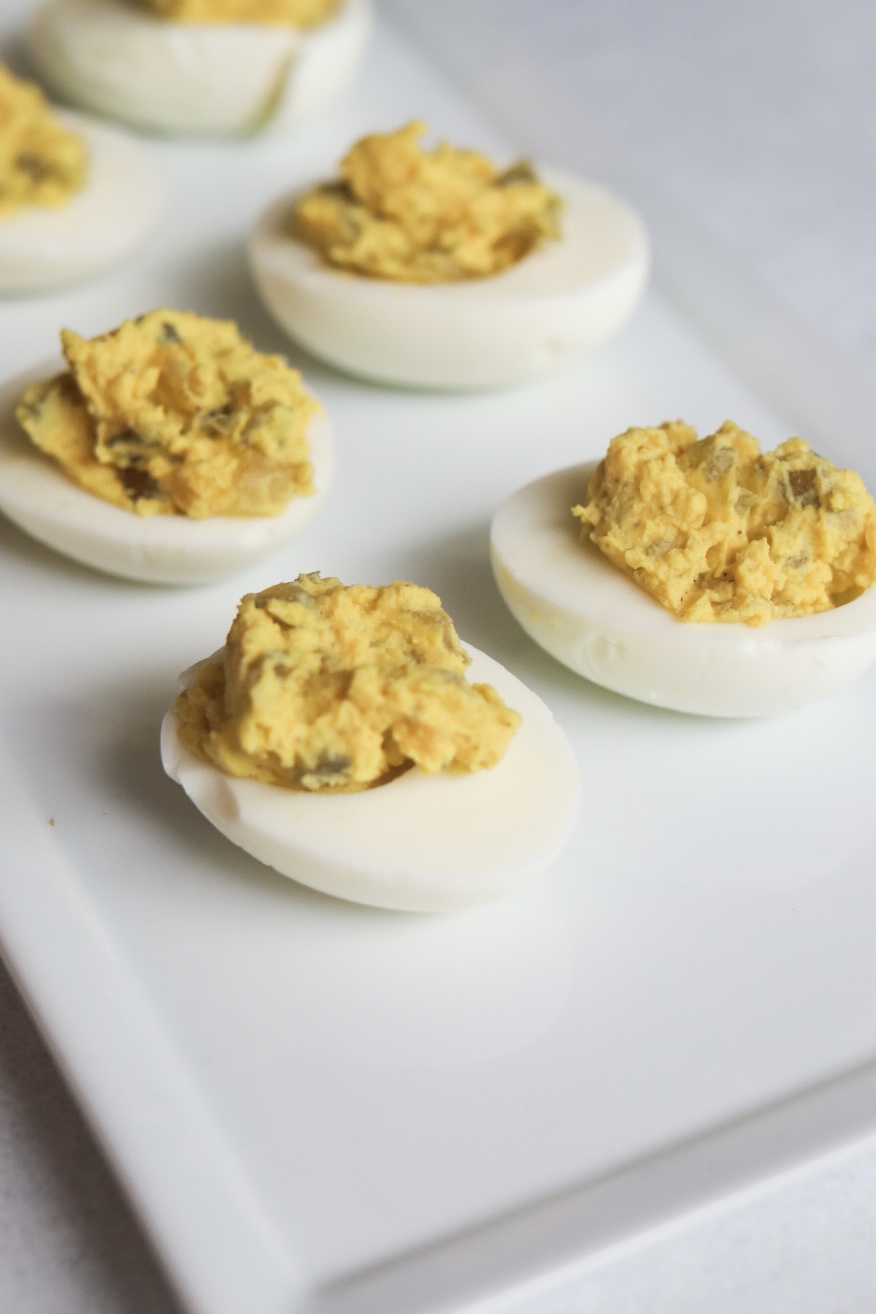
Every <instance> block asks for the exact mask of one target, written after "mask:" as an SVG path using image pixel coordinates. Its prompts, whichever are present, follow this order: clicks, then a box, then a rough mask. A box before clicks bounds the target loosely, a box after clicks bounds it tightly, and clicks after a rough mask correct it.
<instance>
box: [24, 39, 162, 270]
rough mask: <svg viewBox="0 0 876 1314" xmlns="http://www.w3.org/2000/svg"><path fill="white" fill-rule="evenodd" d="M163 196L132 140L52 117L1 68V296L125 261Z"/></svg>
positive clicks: (71, 117)
mask: <svg viewBox="0 0 876 1314" xmlns="http://www.w3.org/2000/svg"><path fill="white" fill-rule="evenodd" d="M161 199H162V193H161V187H160V185H159V183H158V179H157V177H156V175H155V171H154V170H153V168H152V166H151V165H150V164H149V162H148V161H147V160H146V158H145V157H144V155H143V152H142V150H141V149H140V148H139V147H138V146H137V145H136V144H135V143H134V142H132V141H130V140H129V139H128V138H127V137H126V136H124V135H123V134H122V133H120V132H117V131H115V130H113V129H112V128H105V127H103V126H102V125H101V124H98V123H95V122H93V121H92V120H90V119H87V118H85V117H84V116H83V115H79V114H71V113H67V112H55V111H53V110H52V108H51V106H50V105H49V103H48V101H47V100H46V99H45V97H44V96H43V94H42V92H41V91H40V89H39V88H38V87H37V86H36V85H35V84H33V83H31V82H25V81H22V80H20V79H18V78H16V77H14V76H13V75H12V74H11V73H10V72H9V70H8V69H7V68H6V67H5V66H4V65H2V64H0V295H3V294H19V293H26V292H38V291H41V290H43V289H45V288H52V287H60V286H62V285H63V284H65V283H73V282H76V281H78V280H80V279H84V278H88V277H89V276H91V275H93V274H97V273H100V271H101V270H103V269H106V268H109V267H110V266H112V265H115V264H118V263H119V262H120V261H121V260H123V259H124V258H125V257H126V256H128V255H129V254H130V253H131V252H132V251H134V250H135V249H136V248H137V247H138V246H139V245H140V244H141V242H142V241H143V240H144V239H145V237H146V235H147V233H148V232H149V230H150V228H151V227H152V225H153V223H154V221H155V219H156V218H157V215H158V212H159V210H160V208H161Z"/></svg>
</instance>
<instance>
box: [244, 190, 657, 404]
mask: <svg viewBox="0 0 876 1314" xmlns="http://www.w3.org/2000/svg"><path fill="white" fill-rule="evenodd" d="M538 174H539V177H540V178H541V179H542V180H543V181H544V182H545V183H546V184H547V185H548V186H550V187H551V188H552V189H553V190H554V191H555V192H557V193H558V194H559V195H560V196H561V197H563V198H565V199H566V201H567V202H568V204H567V207H566V213H565V216H563V217H561V220H560V230H561V236H560V237H559V238H558V239H555V240H552V239H549V240H546V241H544V242H543V243H541V244H540V245H539V246H538V247H537V248H536V249H535V250H534V251H532V252H530V253H529V255H527V256H526V257H524V259H522V260H520V261H519V262H518V263H517V264H516V265H514V266H512V267H511V268H509V269H506V270H503V271H502V272H501V273H499V274H494V275H491V276H489V277H486V278H476V279H467V280H462V281H458V282H453V283H439V284H418V283H400V282H394V281H392V280H387V279H379V278H368V277H364V276H362V275H358V274H354V273H348V272H345V271H343V270H340V269H336V268H333V267H332V266H330V265H329V264H327V263H326V262H325V261H324V260H323V259H322V257H321V256H320V255H319V254H318V253H317V252H316V251H315V250H314V249H313V248H312V247H310V246H308V245H307V244H306V243H304V242H302V241H300V240H298V239H296V238H294V237H293V236H291V235H290V234H289V232H288V225H289V218H290V215H291V212H292V209H293V207H294V206H295V204H296V202H297V201H298V200H299V199H300V198H301V196H302V195H304V194H305V193H306V192H307V191H308V190H310V188H311V187H312V186H313V185H314V183H312V182H311V183H309V184H307V185H306V186H301V187H298V188H296V189H295V190H294V191H292V192H289V193H287V194H286V195H284V196H281V197H279V198H277V199H276V200H275V201H274V202H272V203H271V204H270V205H269V206H268V207H267V209H266V210H265V211H264V212H263V213H262V215H261V216H260V217H259V218H258V219H257V221H256V223H255V225H254V227H253V230H252V232H251V235H250V241H249V258H250V265H251V268H252V271H253V276H254V279H255V282H256V285H257V287H258V289H259V293H260V295H261V296H262V299H263V300H264V302H265V304H266V306H267V308H268V310H269V311H270V312H271V314H272V315H273V316H274V318H275V319H276V321H277V323H278V324H279V325H280V326H281V327H282V328H283V329H284V331H285V332H287V333H288V334H289V335H290V336H291V337H293V338H295V339H296V340H298V341H300V342H301V343H302V344H303V345H305V346H306V347H307V348H308V349H309V350H311V351H313V352H314V353H315V354H316V355H320V356H322V357H323V358H324V359H326V360H327V361H329V362H331V363H333V364H335V365H337V366H339V367H340V368H342V369H345V370H348V371H349V372H351V373H353V374H359V375H361V376H363V377H368V378H372V377H373V378H378V379H383V380H385V381H387V382H390V383H395V384H401V385H402V386H414V387H426V388H430V387H437V388H445V387H447V388H450V389H459V388H462V389H465V388H473V389H480V388H484V387H486V388H489V387H501V386H507V384H508V383H510V382H513V381H515V380H516V379H518V378H519V379H521V380H522V379H525V378H528V377H531V376H533V375H534V374H538V373H541V372H543V371H544V370H545V369H547V368H550V367H551V366H552V364H554V363H558V362H562V361H564V360H566V359H569V358H572V357H574V356H577V355H579V354H581V353H582V352H585V353H586V352H587V351H590V350H593V349H594V348H596V347H597V346H599V345H600V344H601V343H602V342H603V341H604V340H606V339H607V338H609V337H611V336H612V335H613V334H614V333H615V332H617V331H618V330H619V329H620V327H621V326H622V325H623V324H624V323H625V322H626V320H627V319H628V318H629V317H630V316H631V315H632V314H633V313H634V311H635V309H636V306H637V305H638V303H639V301H640V299H641V296H642V294H643V293H644V290H645V287H646V284H647V280H648V275H649V273H650V267H651V252H650V241H649V238H648V233H647V229H646V228H645V225H644V223H643V221H642V220H641V218H640V216H639V215H638V214H637V213H636V211H635V210H634V209H633V208H632V207H631V206H630V205H629V204H628V203H627V202H626V201H625V200H623V199H622V198H621V197H619V196H617V195H616V194H615V193H614V192H613V191H611V189H609V188H607V187H605V186H603V185H602V184H600V183H597V182H592V181H590V180H587V179H583V178H579V177H576V176H575V175H571V174H567V173H564V172H561V171H559V170H556V169H549V168H548V169H543V168H541V167H539V169H538ZM606 251H607V252H608V254H606ZM318 306H319V307H320V308H321V312H322V314H323V315H326V316H328V317H329V319H330V320H332V321H333V327H332V328H331V329H327V327H326V324H325V323H322V324H321V323H319V322H318V321H317V320H316V318H315V317H314V316H313V315H311V314H309V313H308V311H309V309H310V308H311V307H312V308H313V309H314V310H315V309H316V308H317V307H318ZM447 314H449V315H452V316H453V319H452V320H451V321H450V322H449V324H448V325H447V326H445V328H444V329H443V331H442V330H441V329H440V325H441V322H442V321H441V319H440V316H441V315H447ZM347 315H349V317H350V318H349V322H348V321H347V320H346V316H347ZM466 316H467V317H469V318H471V317H472V316H474V317H476V322H477V326H478V332H479V333H480V337H479V340H480V341H481V342H483V340H484V334H487V335H488V337H489V336H491V331H492V332H495V333H497V334H499V335H500V337H499V340H500V341H501V343H502V344H503V350H504V351H505V352H506V353H507V356H508V359H509V361H511V362H512V363H511V365H510V366H509V367H508V368H507V369H506V368H504V367H502V365H501V362H495V361H492V362H491V363H490V364H489V365H488V366H487V367H486V372H485V373H483V377H481V371H480V370H479V369H474V370H473V374H472V377H471V378H467V377H466V374H467V371H468V368H469V365H468V364H461V363H460V362H451V363H450V364H448V363H447V362H446V361H444V360H434V363H432V361H431V360H430V357H431V356H432V353H434V350H435V345H436V343H437V344H438V346H439V351H442V352H443V349H444V347H445V346H446V345H448V344H449V346H450V347H451V354H453V355H456V354H457V352H454V351H453V350H452V348H453V345H454V343H455V342H456V337H457V334H458V333H459V331H460V328H461V327H462V326H464V325H465V324H466V319H465V317H466ZM372 322H373V323H375V324H378V325H380V326H382V328H383V330H384V332H386V331H387V330H388V329H390V328H392V329H393V330H394V333H393V336H394V337H396V338H398V335H399V334H402V335H403V336H402V339H401V343H402V345H403V346H404V355H405V356H408V355H409V354H412V355H413V356H414V357H415V359H414V360H413V363H411V362H409V361H407V360H405V361H402V360H401V359H400V358H399V359H396V360H393V359H386V360H383V359H381V360H379V361H377V362H376V363H375V362H374V361H370V362H368V361H365V360H363V359H361V358H359V357H360V350H359V348H358V347H357V345H356V343H355V341H353V329H352V328H351V327H350V325H351V324H353V325H356V326H358V327H357V330H356V332H357V334H358V335H360V336H361V335H362V334H368V336H369V339H370V337H371V336H372V335H371V333H370V325H371V323H372ZM556 325H561V326H562V327H561V328H560V329H559V330H558V331H555V330H556ZM396 326H397V327H396ZM337 330H339V331H337ZM557 334H558V340H559V343H560V344H562V345H560V346H557V347H554V345H553V343H552V342H551V339H552V338H554V337H556V336H557ZM333 338H337V342H335V341H334V340H333ZM420 339H422V340H423V344H424V345H423V346H422V347H421V348H420V349H419V352H418V351H417V349H416V343H417V342H418V341H419V340H420ZM351 341H352V346H350V345H349V344H350V343H351ZM468 345H469V344H466V347H465V349H464V350H465V352H467V351H468ZM552 351H557V352H558V355H557V356H556V360H555V361H554V360H553V359H552V356H551V353H552ZM423 353H425V354H423ZM391 354H392V349H390V352H389V353H387V355H391ZM372 355H373V343H371V344H370V346H369V348H368V349H367V350H366V351H364V352H362V353H361V356H364V357H366V358H367V357H370V356H372ZM381 355H383V353H381ZM420 356H422V358H420ZM542 356H544V359H542ZM357 358H358V359H357ZM433 359H434V358H433Z"/></svg>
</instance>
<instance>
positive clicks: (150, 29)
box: [30, 0, 372, 135]
mask: <svg viewBox="0 0 876 1314" xmlns="http://www.w3.org/2000/svg"><path fill="white" fill-rule="evenodd" d="M371 21H372V10H371V0H246V2H245V3H244V2H243V0H194V2H193V0H49V3H47V4H45V5H44V6H43V7H42V8H41V9H40V10H39V11H38V12H37V14H36V15H35V17H34V20H33V23H32V26H31V32H30V38H31V50H32V53H33V58H34V60H35V62H36V64H37V66H38V68H39V70H40V72H41V74H42V75H43V77H44V78H45V79H46V81H47V82H48V83H49V84H50V85H51V86H52V87H54V88H55V90H56V91H57V92H59V93H60V94H61V95H62V96H64V97H65V98H66V99H68V100H70V101H72V102H73V103H74V104H77V105H82V106H85V107H86V108H87V109H91V110H95V111H96V112H97V113H99V114H103V115H106V116H107V117H109V118H115V119H121V120H123V121H124V122H126V123H131V124H134V125H135V126H137V127H140V128H145V129H147V130H149V131H153V132H160V133H171V134H179V135H202V134H218V135H228V134H239V133H250V132H256V131H259V130H262V129H267V128H270V129H271V130H276V131H281V132H282V131H287V130H290V129H294V128H295V127H297V126H298V124H299V123H301V122H303V121H305V120H307V119H309V118H311V117H313V116H314V115H316V114H318V113H319V112H320V111H322V110H323V109H325V108H327V107H328V106H329V105H330V104H332V103H333V102H334V101H335V100H336V99H338V98H339V97H340V96H341V95H342V94H343V92H344V91H345V90H346V88H347V86H348V85H349V83H350V82H351V80H352V78H353V76H354V75H355V73H356V71H357V69H358V67H359V64H360V62H361V59H362V57H363V54H364V51H365V47H366V44H367V40H368V36H369V33H370V29H371Z"/></svg>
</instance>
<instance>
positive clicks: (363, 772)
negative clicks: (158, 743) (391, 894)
mask: <svg viewBox="0 0 876 1314" xmlns="http://www.w3.org/2000/svg"><path fill="white" fill-rule="evenodd" d="M469 660H470V659H469V657H468V655H467V654H466V653H465V652H464V650H463V649H462V647H461V645H460V642H459V639H458V637H457V634H456V631H455V629H454V627H453V622H452V621H451V620H450V617H449V616H448V615H447V613H446V612H445V611H443V610H442V607H441V601H440V599H439V598H438V597H437V596H436V595H435V594H434V593H432V592H431V590H429V589H427V588H423V587H421V586H419V585H417V584H409V583H404V582H397V583H394V584H389V585H386V586H384V587H379V588H371V587H368V586H366V585H364V584H353V585H349V586H345V585H343V584H341V582H340V581H339V580H337V579H334V578H325V579H323V578H321V577H320V575H319V574H309V575H299V576H298V578H297V579H296V580H294V581H293V582H291V583H285V584H277V585H275V586H274V587H273V588H268V589H264V590H263V591H262V592H261V593H251V594H248V595H247V596H246V597H244V598H243V600H242V601H241V604H240V607H239V610H238V612H237V616H236V617H235V620H234V622H233V623H232V626H231V629H230V631H229V634H228V639H227V641H226V644H225V648H224V650H223V652H222V654H221V657H220V658H219V659H218V660H211V661H208V662H205V663H204V664H203V666H202V667H201V668H200V670H199V672H198V677H197V682H196V683H195V684H194V685H192V686H191V687H190V688H188V689H185V690H184V691H183V692H182V693H181V694H180V695H179V697H178V698H177V701H176V706H175V710H176V715H177V719H178V724H179V733H180V736H181V738H182V740H183V742H184V744H185V745H186V746H187V747H188V748H189V749H190V750H191V751H192V752H194V753H196V754H197V755H198V756H200V757H202V758H204V759H206V760H207V761H209V762H211V763H213V765H215V766H217V767H219V768H220V769H221V770H222V771H225V772H227V773H228V774H230V775H234V776H244V777H251V778H253V779H255V780H260V781H263V782H265V783H266V784H270V785H282V786H285V787H287V788H291V789H304V790H316V791H326V792H339V791H352V790H361V789H367V788H369V787H371V786H374V785H380V784H384V783H385V782H387V781H389V780H391V779H393V778H394V777H396V776H398V775H399V774H400V773H401V772H403V771H406V770H408V769H410V768H411V767H414V766H416V767H418V768H419V769H420V770H421V771H424V772H428V773H435V772H439V771H459V772H470V771H479V770H483V769H485V768H489V767H492V766H494V765H495V764H496V762H498V761H499V759H500V758H501V757H502V755H503V753H504V752H505V749H506V747H507V745H508V742H509V740H510V739H511V737H512V735H513V734H514V732H515V731H516V729H517V727H518V725H519V723H520V717H519V715H518V713H517V712H515V711H512V710H511V709H510V708H508V707H506V706H505V704H504V703H503V702H502V700H501V699H500V697H499V695H498V694H497V693H496V691H495V689H493V688H492V687H491V686H490V685H486V684H469V683H468V681H467V680H466V678H465V669H466V667H467V666H468V664H469Z"/></svg>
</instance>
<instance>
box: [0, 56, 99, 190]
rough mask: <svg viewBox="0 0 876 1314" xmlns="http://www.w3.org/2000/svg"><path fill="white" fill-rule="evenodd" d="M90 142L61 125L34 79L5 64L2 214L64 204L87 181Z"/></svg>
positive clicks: (0, 124)
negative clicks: (17, 75)
mask: <svg viewBox="0 0 876 1314" xmlns="http://www.w3.org/2000/svg"><path fill="white" fill-rule="evenodd" d="M87 165H88V161H87V155H86V150H85V143H84V142H83V141H82V138H81V137H79V136H77V134H76V133H75V132H70V131H69V129H67V128H64V127H62V126H61V124H60V123H58V121H57V120H56V119H55V117H54V115H53V113H52V110H51V107H50V105H49V102H48V101H47V100H46V98H45V96H44V95H43V93H42V92H41V91H40V89H39V87H38V86H36V85H35V84H34V83H33V82H22V81H19V79H18V78H14V77H13V76H12V74H11V73H10V72H9V70H8V68H6V67H5V66H4V65H3V64H0V216H3V215H8V214H13V213H14V212H15V211H16V210H22V209H24V208H25V207H26V206H30V205H45V206H54V207H57V206H60V205H64V204H65V202H66V201H69V199H70V197H71V196H73V195H74V194H75V193H76V192H78V191H79V190H80V189H81V188H82V187H83V186H84V184H85V176H86V171H87Z"/></svg>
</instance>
